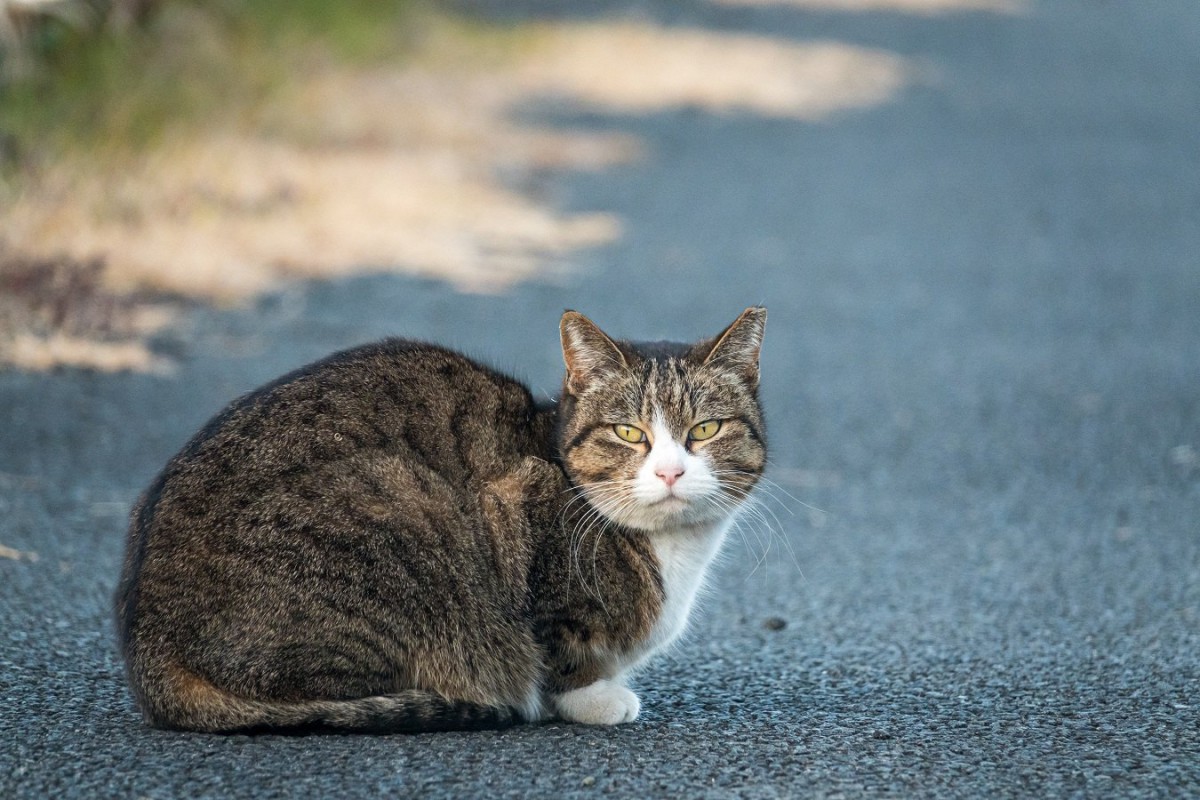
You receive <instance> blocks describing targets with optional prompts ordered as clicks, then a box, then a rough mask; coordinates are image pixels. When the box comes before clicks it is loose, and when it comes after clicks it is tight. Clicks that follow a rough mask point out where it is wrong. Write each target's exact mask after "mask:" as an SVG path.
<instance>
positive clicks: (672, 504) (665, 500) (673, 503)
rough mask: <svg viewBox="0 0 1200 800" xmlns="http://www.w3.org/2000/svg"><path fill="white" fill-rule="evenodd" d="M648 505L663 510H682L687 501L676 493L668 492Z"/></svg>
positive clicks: (686, 505) (685, 506)
mask: <svg viewBox="0 0 1200 800" xmlns="http://www.w3.org/2000/svg"><path fill="white" fill-rule="evenodd" d="M650 505H651V506H652V507H654V508H660V509H662V510H664V511H682V510H683V509H685V508H687V507H688V505H689V503H688V501H687V500H684V499H683V498H682V497H680V496H679V495H677V494H669V495H667V496H666V497H661V498H659V499H658V500H655V501H654V502H652V503H650Z"/></svg>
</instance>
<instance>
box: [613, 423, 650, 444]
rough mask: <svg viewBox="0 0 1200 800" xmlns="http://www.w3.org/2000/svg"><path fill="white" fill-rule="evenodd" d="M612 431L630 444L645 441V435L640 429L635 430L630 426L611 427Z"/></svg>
mask: <svg viewBox="0 0 1200 800" xmlns="http://www.w3.org/2000/svg"><path fill="white" fill-rule="evenodd" d="M613 431H614V432H615V433H616V434H617V436H620V437H621V438H622V439H624V440H625V441H627V442H629V443H631V444H639V443H641V442H644V441H646V434H645V432H644V431H643V430H642V429H641V428H635V427H633V426H632V425H613Z"/></svg>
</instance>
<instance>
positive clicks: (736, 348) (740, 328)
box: [704, 306, 767, 386]
mask: <svg viewBox="0 0 1200 800" xmlns="http://www.w3.org/2000/svg"><path fill="white" fill-rule="evenodd" d="M766 328H767V310H766V309H765V308H763V307H762V306H753V307H751V308H747V309H746V310H745V311H743V312H742V313H741V316H739V317H738V318H737V319H736V320H734V321H733V324H732V325H730V326H729V327H728V328H726V329H725V330H724V331H723V332H722V333H721V335H720V336H718V337H717V338H716V343H715V344H714V345H713V346H712V349H711V350H709V351H708V356H707V357H706V358H705V359H704V363H705V364H712V365H715V366H719V367H721V368H723V369H728V370H733V371H734V372H736V373H737V374H738V375H740V376H741V377H742V378H743V379H744V380H746V381H747V382H748V383H749V384H750V385H751V386H758V355H759V352H760V351H761V350H762V341H763V333H764V332H765V331H766Z"/></svg>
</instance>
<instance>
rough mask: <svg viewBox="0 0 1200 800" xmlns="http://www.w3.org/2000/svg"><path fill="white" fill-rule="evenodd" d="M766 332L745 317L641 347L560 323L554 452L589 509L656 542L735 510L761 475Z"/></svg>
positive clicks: (577, 323) (756, 318) (589, 325)
mask: <svg viewBox="0 0 1200 800" xmlns="http://www.w3.org/2000/svg"><path fill="white" fill-rule="evenodd" d="M766 321H767V310H766V309H765V308H759V307H755V308H748V309H746V310H745V311H744V312H742V315H741V316H740V317H738V318H737V320H735V321H734V323H733V324H732V325H730V326H729V327H728V328H726V329H725V330H724V331H723V332H721V334H720V335H718V336H716V337H715V338H713V339H706V340H704V341H701V342H697V343H696V344H674V343H665V342H659V343H654V344H641V343H631V342H626V341H617V340H613V339H611V338H609V337H608V336H607V335H605V334H604V332H603V331H601V330H600V329H599V328H598V327H596V325H595V324H594V323H593V322H592V321H591V320H589V319H588V318H587V317H585V316H583V315H582V314H578V313H576V312H574V311H568V312H567V313H565V314H564V315H563V318H562V326H561V333H562V345H563V357H564V359H565V360H566V364H567V374H566V379H565V381H564V385H563V396H562V401H561V404H560V407H561V428H560V440H559V446H560V451H561V453H562V458H563V464H564V466H565V467H566V470H567V473H568V474H569V475H570V476H571V479H572V480H573V481H574V482H575V484H576V485H577V486H578V487H579V490H580V491H581V492H583V494H584V495H585V496H586V497H587V499H588V501H589V502H590V503H591V504H592V506H593V507H595V508H596V509H597V510H598V511H599V512H600V513H601V514H603V515H604V516H606V517H608V518H609V519H611V520H613V521H614V522H617V523H620V524H622V525H625V526H627V527H630V528H636V529H638V530H643V531H648V532H656V531H664V530H670V529H676V528H680V527H691V526H701V525H707V524H711V523H714V522H716V521H718V520H721V519H723V518H725V517H727V516H729V515H730V514H731V513H732V512H733V511H734V510H735V509H736V508H737V506H738V505H739V504H740V503H741V502H742V501H744V500H745V499H746V497H747V495H748V494H749V492H750V490H751V489H752V488H753V487H754V484H755V483H756V482H757V480H758V477H759V475H761V474H762V471H763V467H764V466H765V464H766V455H767V451H766V440H765V437H764V431H763V417H762V409H761V407H760V405H759V401H758V377H759V367H758V355H759V350H760V348H761V347H762V339H763V331H764V329H765V326H766Z"/></svg>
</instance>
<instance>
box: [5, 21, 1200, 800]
mask: <svg viewBox="0 0 1200 800" xmlns="http://www.w3.org/2000/svg"><path fill="white" fill-rule="evenodd" d="M486 5H488V6H491V5H492V4H486ZM564 5H565V4H558V3H556V4H550V3H544V4H539V3H524V4H520V5H519V7H518V6H510V9H515V10H509V11H506V13H510V14H524V15H535V16H536V15H538V14H549V13H556V14H562V13H564V10H563V6H564ZM555 9H557V10H555ZM571 13H577V14H581V15H583V16H589V15H597V16H598V15H602V14H608V13H616V12H614V11H612V10H611V4H610V5H609V6H598V7H596V10H595V11H593V12H589V13H584V12H580V11H578V10H576V11H573V12H571ZM639 13H640V14H643V15H650V16H651V17H653V18H657V19H661V20H662V21H664V22H665V23H667V24H672V25H687V26H699V27H712V28H720V29H722V30H741V31H752V32H758V33H770V34H772V35H777V36H782V37H787V38H790V39H794V40H796V41H801V42H802V41H807V40H810V39H814V38H820V39H834V40H839V41H845V42H849V43H852V44H858V45H862V46H868V47H876V48H881V49H885V50H890V51H893V52H897V53H900V54H903V55H905V56H909V57H913V58H919V59H922V60H924V61H925V62H927V63H929V64H931V65H933V66H935V67H936V68H937V70H938V72H939V74H940V75H941V80H940V82H938V83H937V84H935V85H927V86H918V87H914V88H910V89H909V90H906V91H905V92H904V93H902V94H901V96H899V97H898V98H896V99H895V100H894V101H893V102H890V103H888V104H884V105H880V106H876V107H873V108H870V109H865V110H862V111H857V112H850V113H845V114H842V115H840V116H838V117H836V118H834V119H833V120H830V121H825V122H821V123H816V124H810V123H801V122H791V121H781V120H768V119H763V118H760V117H757V116H754V115H749V114H744V115H728V116H719V115H712V114H707V113H704V112H701V111H696V110H680V111H672V112H663V113H655V114H647V115H638V116H612V115H600V114H596V113H581V112H580V113H577V112H575V111H572V109H569V108H563V107H548V108H547V107H539V108H537V109H530V110H529V113H530V114H531V115H538V116H539V117H541V118H543V119H544V120H545V121H548V122H550V123H555V124H558V123H561V124H563V125H568V124H569V125H575V126H578V125H589V126H597V127H605V128H611V129H616V130H627V131H631V132H633V133H635V134H637V135H638V136H640V137H643V138H644V139H645V141H646V142H647V143H648V148H647V152H648V157H647V159H646V160H645V161H643V162H641V163H639V164H637V165H634V166H630V167H628V168H617V169H611V170H606V171H604V172H601V173H598V174H593V175H586V176H579V175H560V174H556V175H552V176H548V178H547V180H548V181H549V185H550V186H551V187H552V188H553V192H554V193H555V195H556V196H557V197H558V198H559V199H560V200H561V203H562V205H563V207H564V208H567V209H576V210H610V211H614V212H616V213H618V214H620V215H621V216H622V217H624V218H625V220H626V224H627V228H626V233H625V236H624V237H623V238H622V239H621V240H620V241H619V242H618V243H616V244H614V245H613V246H610V247H607V248H604V249H602V250H598V251H595V252H593V253H591V254H588V255H587V256H585V257H584V258H583V259H582V264H581V265H580V269H579V270H578V271H577V272H575V273H574V274H573V275H572V276H570V277H568V278H566V279H565V280H560V281H558V282H557V283H553V284H550V283H537V282H533V283H529V284H526V285H524V286H521V287H519V288H518V289H516V290H514V291H512V292H510V293H508V294H504V295H501V296H495V297H479V296H472V297H466V296H461V295H458V294H456V293H455V292H453V291H452V290H451V289H449V288H447V287H446V286H444V285H441V284H438V283H435V282H422V281H415V280H409V279H404V278H397V277H372V278H354V279H348V280H344V281H338V282H333V283H321V284H313V285H305V286H298V287H295V288H293V289H292V290H289V291H288V292H285V293H283V294H280V295H278V296H273V297H271V298H267V299H266V300H264V301H263V302H262V303H260V304H259V306H258V307H256V308H255V309H253V310H251V311H243V312H233V313H222V312H214V311H206V310H197V311H196V312H195V313H194V315H193V317H192V319H191V320H190V322H189V323H188V325H187V326H186V327H185V329H183V330H181V331H180V332H177V333H175V334H172V335H171V336H169V337H165V338H164V339H163V341H161V342H160V343H159V344H160V346H161V347H162V348H163V349H165V350H169V351H171V352H174V353H176V354H177V355H178V356H179V357H180V358H181V367H180V370H179V372H178V374H177V375H176V376H174V377H171V378H160V377H130V376H112V375H97V374H89V373H83V372H70V371H67V372H61V373H57V374H49V375H35V374H21V373H6V374H0V421H2V424H0V543H3V544H4V545H7V546H8V547H11V548H17V549H19V550H22V551H29V552H36V553H37V554H38V559H37V561H35V562H34V561H29V560H12V559H0V642H2V643H3V644H0V797H6V798H7V797H51V796H53V797H104V796H111V797H154V798H157V797H175V796H179V797H184V796H186V797H202V796H209V797H223V796H231V795H242V796H255V797H276V796H294V795H301V794H303V795H305V796H314V797H322V796H324V797H359V796H375V795H384V794H386V795H389V796H448V797H449V796H454V797H457V796H489V797H490V796H498V797H524V796H546V797H563V796H579V797H586V796H593V795H602V794H603V795H609V794H611V795H619V796H637V797H660V796H663V797H665V796H672V797H726V796H741V797H866V796H898V797H982V796H1010V797H1011V796H1015V797H1059V796H1072V797H1188V796H1193V797H1195V796H1200V5H1197V4H1196V3H1195V2H1194V0H1178V1H1175V2H1171V1H1168V0H1156V2H1153V3H1133V2H1082V0H1077V1H1075V2H1072V1H1070V0H1062V1H1061V2H1049V1H1048V0H1047V1H1046V2H1037V3H1034V4H1033V5H1032V10H1031V13H1029V14H1027V15H1017V16H1004V15H995V14H984V13H965V12H964V13H952V14H945V15H940V16H928V17H925V16H916V15H907V14H900V13H891V12H885V11H876V12H866V13H860V14H855V13H843V12H837V11H829V10H826V11H814V10H804V9H803V8H801V7H788V6H783V5H780V6H773V7H763V8H758V9H755V8H750V9H747V8H738V9H732V8H725V9H721V8H717V7H715V6H708V5H705V4H702V3H694V2H683V0H679V2H672V3H663V4H640V5H639ZM647 276H651V277H650V278H649V279H647ZM630 287H639V288H638V289H637V291H633V292H631V291H630ZM756 302H763V303H765V304H766V305H768V307H769V308H770V314H771V318H770V322H769V324H768V332H767V343H766V348H765V352H764V375H765V377H764V380H765V401H766V404H767V409H768V418H769V422H770V433H771V444H772V448H773V451H772V452H773V463H774V474H773V478H774V480H775V481H776V483H777V484H778V485H779V488H778V490H777V492H776V495H777V498H778V501H776V502H774V503H771V501H769V500H768V501H767V502H768V503H769V504H770V505H771V508H772V509H773V510H774V513H775V514H776V515H777V516H778V517H779V522H778V524H777V525H775V528H776V531H775V533H774V534H773V535H771V536H767V537H766V538H760V536H759V534H757V533H756V532H755V531H754V530H750V529H748V530H747V532H746V536H745V539H744V540H741V539H738V540H735V541H733V542H732V543H731V546H730V548H729V553H728V558H727V559H726V561H725V562H724V563H723V565H722V566H721V568H720V569H719V570H718V573H717V575H716V576H715V580H714V582H713V591H712V593H711V595H710V596H709V598H708V599H707V601H706V603H705V605H704V608H703V609H702V611H701V613H700V614H699V615H698V617H697V618H696V621H695V625H694V629H693V634H692V636H691V637H690V640H689V642H688V643H687V644H686V646H684V647H681V648H680V649H679V650H678V651H677V652H675V653H673V654H671V655H670V656H668V657H666V658H664V659H662V660H661V661H659V662H658V663H657V664H655V665H654V666H653V667H652V668H650V669H648V670H647V671H646V672H645V673H644V674H643V675H642V676H641V677H640V678H639V680H638V688H639V691H640V692H641V694H642V698H643V703H644V713H643V716H642V718H641V719H639V720H638V721H637V722H636V723H634V724H631V725H628V726H624V727H619V728H615V729H595V728H585V727H578V726H569V725H565V724H556V723H552V724H547V725H543V726H538V727H525V728H517V729H514V730H509V731H505V732H500V733H490V732H489V733H471V734H434V735H423V736H417V737H406V736H391V737H368V736H354V737H348V736H333V735H327V736H307V737H283V736H257V737H241V736H234V737H215V736H194V735H181V734H176V733H165V732H159V731H153V730H149V729H147V728H145V727H143V725H142V724H141V722H140V720H139V718H138V716H137V715H136V714H135V713H134V711H133V709H132V707H131V705H130V702H129V698H128V696H127V692H126V689H125V686H124V683H123V680H122V677H121V672H120V666H119V663H118V660H117V658H116V656H115V653H114V643H113V636H112V632H111V626H110V619H109V595H110V592H111V590H112V587H113V584H114V581H115V578H116V575H117V572H118V565H119V559H120V556H121V550H122V537H123V530H124V515H125V513H126V511H127V508H128V506H129V504H130V503H131V502H132V500H133V499H134V497H135V495H136V493H137V492H138V491H139V490H140V489H141V488H142V486H143V485H144V484H145V483H146V482H147V481H148V480H149V478H150V477H151V476H152V474H153V473H154V472H155V471H156V470H157V468H158V467H159V466H160V465H161V463H162V462H163V461H164V460H165V459H166V458H167V457H168V456H169V455H170V454H171V453H172V452H174V450H176V449H177V448H178V447H179V446H180V445H181V444H182V443H183V441H184V440H185V438H186V437H187V436H188V435H189V434H190V433H191V432H192V430H193V429H195V428H196V427H197V426H198V425H199V424H200V423H201V422H203V421H204V419H205V418H207V417H208V416H209V415H211V414H212V413H213V412H215V411H216V410H217V409H218V408H219V407H220V406H221V405H222V404H223V403H225V402H226V401H227V400H229V399H230V398H231V397H233V396H234V395H235V394H237V393H239V392H242V391H245V390H248V389H250V388H252V387H253V386H255V385H256V384H259V383H261V382H263V381H265V380H267V379H269V378H271V377H273V376H275V375H277V374H279V373H280V372H282V371H284V370H285V369H288V368H290V367H293V366H296V365H299V364H301V363H303V362H305V361H308V360H310V359H312V358H315V357H318V356H320V355H323V354H324V353H326V352H329V351H331V350H333V349H335V348H340V347H343V346H348V345H351V344H354V343H357V342H361V341H365V340H369V339H372V338H377V337H380V336H383V335H392V334H399V335H410V336H419V337H423V338H431V339H436V340H438V341H441V342H446V343H449V344H452V345H456V346H460V347H462V348H464V349H466V350H467V351H469V352H471V353H474V354H476V355H479V356H481V357H483V358H486V359H487V360H489V361H491V362H492V363H494V364H496V365H497V366H500V367H504V368H507V369H510V370H512V371H514V372H516V373H518V374H520V375H523V376H525V377H527V378H528V379H529V380H530V381H531V382H532V383H533V385H535V386H536V387H539V388H543V389H546V390H553V389H554V388H556V386H557V382H558V380H559V355H558V353H557V349H556V348H557V342H556V322H557V317H558V315H559V313H560V312H561V310H562V309H563V308H564V307H568V306H570V307H575V308H578V309H580V310H583V311H585V312H587V313H589V314H590V315H592V316H593V317H594V318H595V319H596V320H597V321H598V322H599V323H600V324H601V325H603V326H605V327H607V328H609V329H611V330H612V331H615V332H619V333H622V334H630V335H638V336H642V337H645V338H654V337H663V336H674V337H680V338H687V337H695V336H700V335H705V334H708V333H710V332H712V331H713V330H715V329H716V328H717V327H719V326H720V325H722V324H724V323H725V322H726V321H728V320H729V319H732V317H733V316H734V315H735V314H736V313H737V312H738V311H740V310H741V309H742V308H743V307H744V306H745V305H748V304H750V303H756ZM785 491H786V492H787V493H788V495H791V497H789V496H787V495H785V494H784V493H783V492H785ZM768 543H769V544H770V547H769V550H768V549H767V545H768ZM781 625H782V627H780V626H781Z"/></svg>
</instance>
